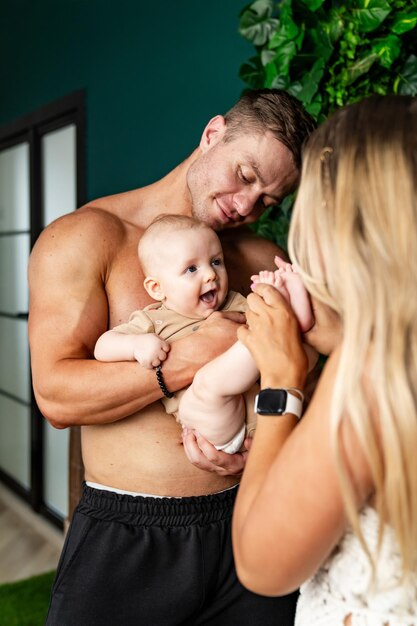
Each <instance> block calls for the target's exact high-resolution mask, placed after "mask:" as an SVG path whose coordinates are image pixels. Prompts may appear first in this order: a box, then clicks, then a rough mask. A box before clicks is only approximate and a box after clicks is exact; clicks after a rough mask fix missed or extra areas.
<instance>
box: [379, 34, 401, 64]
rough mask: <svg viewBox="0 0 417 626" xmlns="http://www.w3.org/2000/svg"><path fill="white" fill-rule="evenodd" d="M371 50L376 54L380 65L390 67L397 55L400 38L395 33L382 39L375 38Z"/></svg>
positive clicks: (399, 47)
mask: <svg viewBox="0 0 417 626" xmlns="http://www.w3.org/2000/svg"><path fill="white" fill-rule="evenodd" d="M372 51H373V52H375V53H376V54H377V55H378V57H379V62H380V63H381V65H382V67H387V68H388V67H391V65H392V64H393V63H394V61H395V60H396V59H398V57H399V54H400V51H401V39H400V38H399V37H397V36H396V35H388V36H387V37H384V38H383V39H376V40H375V42H374V43H373V44H372Z"/></svg>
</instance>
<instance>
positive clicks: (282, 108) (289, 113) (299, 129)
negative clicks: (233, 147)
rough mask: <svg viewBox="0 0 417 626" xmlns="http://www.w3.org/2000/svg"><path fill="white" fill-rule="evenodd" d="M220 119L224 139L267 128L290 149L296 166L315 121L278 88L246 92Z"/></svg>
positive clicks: (296, 101)
mask: <svg viewBox="0 0 417 626" xmlns="http://www.w3.org/2000/svg"><path fill="white" fill-rule="evenodd" d="M224 118H225V120H226V133H225V136H224V140H225V141H226V142H228V141H232V140H233V139H234V138H236V137H237V136H238V135H239V134H241V133H242V132H246V131H247V130H250V131H252V132H253V131H255V132H262V133H265V132H266V131H270V132H271V133H272V134H273V135H274V137H276V139H278V140H279V141H280V142H281V143H283V144H284V146H286V147H287V148H288V149H289V150H290V152H291V154H292V155H293V159H294V163H295V165H296V167H297V169H300V167H301V150H302V147H303V144H304V142H305V141H306V140H307V138H308V137H309V136H310V134H311V133H312V132H313V130H314V129H315V128H316V122H315V121H314V119H313V117H312V116H311V115H310V114H309V113H308V112H307V111H306V110H305V108H304V107H303V105H302V104H301V102H300V101H299V100H297V98H294V96H291V95H290V94H289V93H287V92H286V91H284V90H282V89H253V90H251V91H247V92H245V93H244V94H243V95H242V96H241V98H240V99H239V100H238V102H237V103H236V104H235V105H234V106H233V107H232V108H231V109H230V110H229V111H228V112H227V113H226V114H225V116H224Z"/></svg>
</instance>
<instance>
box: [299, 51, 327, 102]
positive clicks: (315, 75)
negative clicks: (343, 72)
mask: <svg viewBox="0 0 417 626" xmlns="http://www.w3.org/2000/svg"><path fill="white" fill-rule="evenodd" d="M323 74H324V60H323V59H317V61H316V62H315V63H314V65H313V67H312V68H311V70H310V71H309V72H306V73H305V75H304V76H303V78H302V80H301V90H300V91H299V93H298V94H297V98H299V99H300V100H301V102H303V103H304V104H310V103H311V101H312V100H313V96H314V95H315V94H316V93H317V90H318V88H319V83H320V80H321V78H322V76H323ZM294 95H295V94H294Z"/></svg>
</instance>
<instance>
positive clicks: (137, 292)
mask: <svg viewBox="0 0 417 626" xmlns="http://www.w3.org/2000/svg"><path fill="white" fill-rule="evenodd" d="M143 280H144V275H143V272H142V269H141V267H140V265H139V261H138V258H137V255H136V246H135V248H134V251H133V253H132V252H130V251H129V250H126V251H125V252H123V253H120V254H119V255H118V256H117V258H116V259H114V260H113V262H112V264H111V266H110V267H109V271H108V277H107V280H106V283H105V291H106V295H107V300H108V304H109V327H110V328H113V326H116V325H117V324H121V323H123V322H126V321H127V320H128V319H129V317H130V315H131V313H132V312H133V311H136V310H138V309H142V308H144V307H145V306H147V305H148V304H150V303H151V302H152V299H151V298H150V297H149V295H148V294H147V293H146V291H145V289H144V287H143Z"/></svg>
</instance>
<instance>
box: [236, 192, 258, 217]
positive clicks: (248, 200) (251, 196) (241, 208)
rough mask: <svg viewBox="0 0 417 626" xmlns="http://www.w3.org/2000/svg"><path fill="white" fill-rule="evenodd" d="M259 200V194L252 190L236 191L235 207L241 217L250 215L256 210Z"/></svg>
mask: <svg viewBox="0 0 417 626" xmlns="http://www.w3.org/2000/svg"><path fill="white" fill-rule="evenodd" d="M257 201H258V196H257V194H255V193H253V192H250V191H249V190H247V191H245V192H240V193H236V194H235V195H234V196H233V204H234V208H235V210H236V211H237V212H238V213H239V215H240V216H241V217H247V216H248V215H250V214H251V213H252V211H253V210H254V208H255V206H256V203H257Z"/></svg>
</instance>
